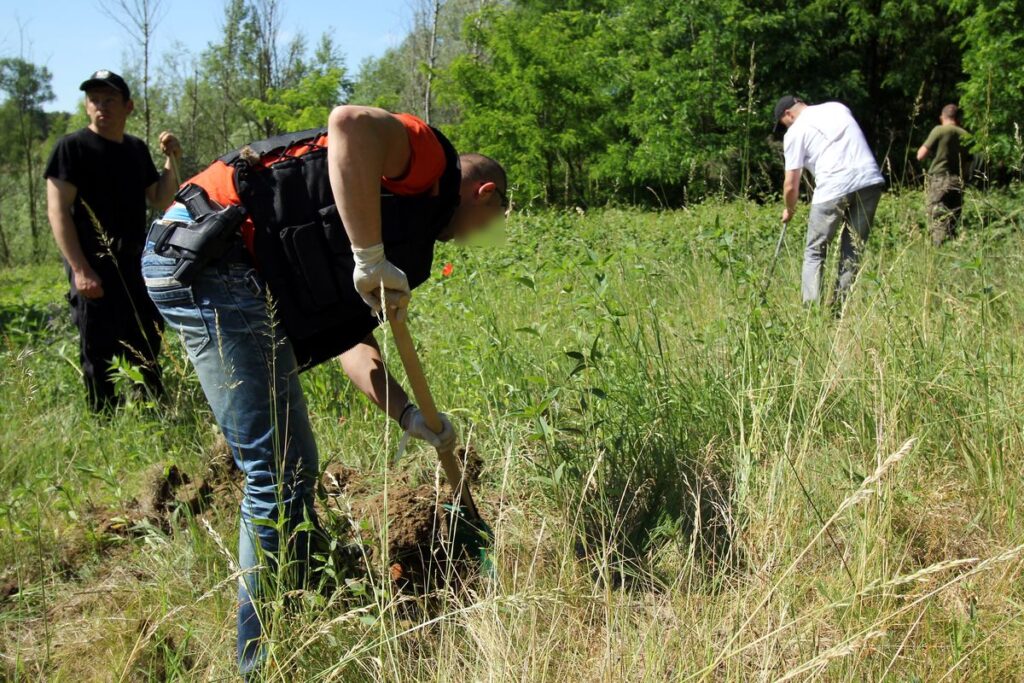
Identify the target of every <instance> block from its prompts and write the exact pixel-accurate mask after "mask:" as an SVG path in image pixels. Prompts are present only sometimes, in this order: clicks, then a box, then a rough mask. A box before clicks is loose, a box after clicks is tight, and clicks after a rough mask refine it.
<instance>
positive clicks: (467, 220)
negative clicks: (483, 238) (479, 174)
mask: <svg viewBox="0 0 1024 683" xmlns="http://www.w3.org/2000/svg"><path fill="white" fill-rule="evenodd" d="M459 194H460V201H459V208H457V209H456V210H455V214H454V215H453V216H452V220H451V223H449V224H448V227H447V228H446V229H445V230H444V232H443V233H442V234H441V239H442V240H445V241H448V240H453V239H454V240H458V241H463V240H466V239H468V238H469V237H471V236H473V235H475V234H477V233H479V232H482V231H484V230H486V229H487V227H488V226H489V225H491V224H492V223H494V222H495V221H497V220H499V219H501V218H504V217H505V213H506V212H507V211H508V197H507V196H506V194H505V192H504V191H503V190H501V189H500V188H499V187H498V186H497V185H496V184H494V183H493V182H490V181H481V180H463V181H462V189H461V190H460V193H459Z"/></svg>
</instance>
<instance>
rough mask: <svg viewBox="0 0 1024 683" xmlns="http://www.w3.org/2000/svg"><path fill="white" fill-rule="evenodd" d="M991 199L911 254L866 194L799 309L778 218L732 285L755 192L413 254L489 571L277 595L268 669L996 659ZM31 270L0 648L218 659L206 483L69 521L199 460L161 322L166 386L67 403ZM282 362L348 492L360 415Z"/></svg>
mask: <svg viewBox="0 0 1024 683" xmlns="http://www.w3.org/2000/svg"><path fill="white" fill-rule="evenodd" d="M1020 200H1021V196H1020V194H1019V192H1018V193H1017V194H1016V195H1012V194H990V195H984V196H979V195H973V194H972V195H970V200H969V202H968V207H967V218H966V228H967V235H966V236H965V237H964V239H963V240H962V241H960V242H957V243H954V244H950V245H947V246H946V247H944V248H942V249H940V250H935V249H933V248H931V247H930V245H929V244H928V240H927V238H926V237H925V236H924V234H923V231H922V229H921V228H922V225H921V224H922V223H923V220H922V216H923V210H922V207H921V206H920V203H919V198H918V197H917V196H915V195H905V196H902V197H899V196H887V197H885V198H884V199H883V201H882V205H881V208H880V212H879V217H878V220H877V224H876V228H875V231H874V233H873V235H872V238H871V243H870V246H869V249H868V253H867V258H866V264H865V268H864V271H863V273H862V276H861V278H860V280H859V281H858V284H857V287H856V292H855V295H854V296H853V297H852V300H851V303H850V305H849V308H848V310H847V313H846V315H845V317H844V318H843V319H842V320H841V321H834V320H833V319H832V318H831V317H830V316H828V315H826V314H824V313H822V312H819V311H807V310H805V309H804V308H803V307H802V306H801V305H800V303H799V300H798V299H799V283H798V277H799V266H800V256H801V245H802V239H801V237H802V235H801V234H800V233H801V231H802V228H803V224H802V222H801V221H802V219H804V218H805V216H806V214H805V213H803V214H801V215H800V216H799V217H798V220H797V222H796V223H794V226H793V229H792V230H791V233H790V235H789V238H788V241H787V246H786V250H785V251H784V253H783V258H782V260H781V262H780V264H779V267H778V268H777V269H776V272H775V277H774V281H773V282H772V283H771V288H770V290H769V295H768V300H767V304H766V305H763V306H761V305H758V290H759V288H760V285H761V278H762V277H763V275H764V273H765V270H766V268H767V266H768V261H769V259H770V256H771V252H772V249H773V247H774V240H775V238H776V236H777V230H778V223H777V215H778V207H777V206H758V205H756V204H753V203H714V202H711V203H707V204H704V205H701V206H697V207H694V208H693V209H692V210H688V211H679V212H670V213H644V212H638V211H634V210H615V209H609V210H605V211H600V212H594V213H590V214H587V215H585V216H581V215H577V214H576V213H538V214H528V213H527V214H522V215H519V216H517V217H516V218H515V219H514V220H513V221H512V223H511V224H510V225H509V227H508V231H507V232H508V234H507V238H506V240H505V241H504V242H503V243H501V244H492V245H489V246H486V247H481V248H477V249H470V248H459V247H452V246H444V247H442V248H441V250H440V252H439V254H438V258H437V259H436V263H435V265H436V270H437V271H438V272H439V271H440V268H441V265H443V264H444V263H445V262H447V261H450V262H452V263H453V266H454V272H453V274H452V276H451V277H449V278H441V277H440V276H438V277H437V278H436V279H434V280H432V281H431V282H430V283H428V284H427V285H424V287H423V288H422V289H420V290H418V291H417V293H416V296H415V297H414V300H413V307H412V314H411V319H410V326H411V328H412V331H413V334H414V336H415V337H416V339H417V341H418V342H419V344H420V346H421V352H422V358H423V362H424V364H425V366H426V369H427V374H428V377H429V378H430V380H431V383H432V388H433V389H434V391H435V394H436V398H437V401H438V404H439V405H440V406H442V407H443V408H445V409H447V410H449V411H450V412H451V413H452V414H453V416H454V417H455V420H456V422H457V424H458V426H459V427H460V428H461V431H462V433H463V435H468V436H470V437H471V439H472V441H473V442H474V443H475V445H476V447H477V448H478V449H479V450H480V451H481V453H483V455H484V456H485V458H486V460H487V469H486V470H485V473H484V479H483V483H482V486H481V488H480V492H479V494H478V497H480V498H481V500H482V507H483V509H484V511H485V512H486V514H487V516H488V518H489V519H490V521H491V522H492V525H493V526H494V528H495V530H496V534H497V542H496V552H495V564H496V575H495V577H494V578H493V580H490V581H488V582H485V584H484V585H482V586H481V587H480V589H479V593H478V594H477V595H476V596H474V599H469V598H468V597H467V596H452V597H450V599H449V600H447V601H446V602H444V603H443V604H444V608H443V609H441V610H439V611H438V610H435V611H434V612H433V613H431V614H430V618H427V617H410V612H409V610H408V607H407V605H405V604H404V603H403V602H402V601H401V600H400V599H398V598H396V597H395V596H394V595H392V594H391V593H390V591H389V589H388V587H387V585H386V584H385V583H381V584H380V585H378V586H374V587H373V588H374V590H370V591H368V592H367V594H366V595H365V596H362V597H360V596H356V597H354V598H348V597H346V598H345V599H333V600H328V599H326V598H324V597H322V596H314V595H309V594H307V595H305V596H304V597H303V600H301V601H300V603H299V604H298V605H297V606H293V607H290V608H288V609H281V610H279V611H278V612H276V613H275V614H276V615H277V618H276V620H275V625H274V630H273V634H274V639H275V642H274V650H273V652H274V657H275V659H276V660H277V661H278V662H279V663H280V664H281V665H282V668H280V669H279V670H278V671H277V672H276V673H273V674H271V675H270V677H269V678H270V680H288V681H294V680H303V681H305V680H338V681H358V680H395V681H427V680H429V681H482V680H489V681H505V680H508V681H511V680H517V681H525V680H529V681H559V682H560V681H565V680H572V681H598V680H600V681H624V680H628V681H664V680H673V681H687V680H723V681H750V680H776V679H786V680H794V679H796V680H807V679H826V680H837V681H840V680H842V681H846V680H849V681H861V680H883V679H884V680H892V681H915V680H920V681H926V680H927V681H935V680H978V681H1002V680H1006V681H1010V680H1020V679H1021V678H1022V677H1024V654H1022V653H1024V619H1022V612H1024V547H1022V546H1021V544H1024V526H1022V520H1021V519H1020V516H1019V511H1020V501H1021V494H1022V493H1024V434H1022V427H1021V424H1022V423H1021V419H1020V417H1019V413H1020V410H1021V408H1022V404H1024V382H1022V379H1024V378H1022V372H1021V368H1020V361H1019V358H1020V357H1021V354H1022V352H1024V329H1022V327H1024V323H1022V321H1024V241H1022V236H1021V228H1022V227H1024V225H1022V216H1021V213H1020V211H1019V208H1017V207H1019V206H1020ZM804 211H806V208H804ZM829 267H830V268H832V264H831V263H830V266H829ZM831 272H832V271H831V270H830V271H829V273H830V275H831ZM61 278H62V273H61V272H60V270H59V268H57V267H39V268H34V269H31V270H13V271H8V272H5V273H2V274H0V311H2V312H3V320H4V325H5V327H4V335H5V338H4V341H3V345H2V348H3V350H2V352H0V353H2V359H0V360H2V363H3V367H4V371H3V374H2V379H0V406H2V408H0V411H2V413H0V453H3V457H2V459H0V488H2V490H3V492H4V493H3V495H2V497H0V501H2V502H0V553H2V556H3V557H4V558H5V560H4V562H3V564H2V565H0V583H3V582H5V581H9V580H13V581H16V582H17V584H18V586H19V587H20V592H18V593H17V594H16V595H14V596H13V597H11V598H8V599H7V600H5V601H3V602H2V603H0V661H2V667H4V668H2V669H0V671H3V672H4V673H3V675H4V676H5V677H6V678H7V679H9V680H39V679H47V680H66V681H81V680H118V679H122V680H164V679H176V680H218V679H220V680H230V679H231V676H232V674H233V671H234V667H233V663H232V659H233V648H234V621H233V618H234V616H233V615H234V602H235V599H234V590H235V586H234V581H233V579H232V578H231V573H232V569H231V562H232V560H231V558H230V555H231V549H232V548H233V547H234V543H235V535H236V534H237V531H236V529H237V516H236V512H235V511H234V510H233V509H231V508H230V507H229V508H226V509H219V510H215V511H214V512H213V513H212V514H211V515H210V517H209V519H208V521H209V524H206V523H202V522H201V521H200V520H190V519H188V518H187V515H183V516H182V518H181V519H180V520H179V522H178V523H177V524H175V525H174V526H173V529H172V531H171V532H170V533H166V532H164V531H161V530H159V529H155V528H152V529H148V530H146V531H145V532H144V533H142V534H141V535H140V536H139V537H138V538H136V539H133V540H130V541H126V540H123V539H121V540H119V541H118V542H116V543H113V544H111V543H110V542H109V541H110V539H109V538H104V537H103V536H102V533H101V532H99V531H98V527H97V523H96V511H97V510H108V509H115V510H116V509H121V508H124V507H125V506H127V505H128V502H129V501H130V499H131V498H132V497H134V496H138V495H139V493H140V490H141V486H142V483H143V482H142V479H143V476H144V471H145V470H146V468H147V467H149V466H151V465H152V464H154V463H160V462H175V463H178V464H179V465H180V466H181V467H183V468H184V469H186V470H189V471H193V472H195V471H199V470H200V468H201V467H202V465H203V463H204V461H205V460H206V459H207V458H208V457H209V453H210V451H211V449H212V448H213V442H214V439H215V436H216V435H215V431H214V429H213V427H212V422H211V419H210V416H209V413H208V411H207V409H206V408H205V406H204V402H203V399H202V395H201V393H200V391H199V388H198V384H197V382H196V380H195V379H194V377H193V376H192V375H191V373H190V371H189V368H188V365H187V362H186V360H185V359H184V354H183V352H182V350H181V347H180V345H179V344H178V342H177V341H176V340H173V339H171V340H169V342H168V355H167V356H166V357H165V365H166V367H167V374H168V382H169V387H170V389H171V397H172V398H171V401H170V405H169V406H167V407H153V406H147V405H146V404H144V403H138V402H137V403H135V404H133V405H130V406H129V407H127V408H126V409H124V410H123V411H121V412H120V413H119V414H118V415H116V416H115V417H113V418H112V419H110V420H108V421H103V420H95V419H93V418H91V417H90V416H89V415H88V414H86V412H85V410H84V401H83V399H82V390H81V388H80V386H79V379H78V376H77V369H76V365H75V363H76V359H77V347H76V342H75V338H74V336H73V331H72V330H71V329H70V327H69V324H68V323H67V322H66V320H63V318H62V316H64V315H66V314H64V313H63V312H60V314H59V315H57V316H56V318H55V319H54V320H51V318H53V316H50V317H46V316H42V317H41V316H40V315H39V314H37V313H36V312H35V311H38V310H42V311H49V310H50V308H48V307H49V306H50V305H51V304H54V303H56V304H59V303H60V302H61V301H62V300H61V292H62V284H61V283H62V279H61ZM12 320H13V321H16V324H15V323H11V322H9V321H12ZM386 337H387V335H386V334H385V333H384V331H383V330H382V331H381V333H380V334H379V338H380V339H381V340H382V341H386ZM389 349H391V347H390V346H389V343H388V342H386V343H385V350H386V352H387V354H388V358H389V362H390V363H391V364H392V365H397V364H398V361H397V354H396V353H395V352H394V351H393V350H389ZM396 372H397V369H396ZM398 374H401V373H400V372H398ZM305 385H306V393H307V397H308V399H309V405H310V410H311V412H312V415H313V422H314V428H315V430H316V433H317V436H318V439H319V444H320V451H321V461H322V465H325V464H326V463H327V462H329V461H333V460H338V461H342V462H345V463H347V464H349V465H353V466H357V467H359V468H361V469H362V470H364V471H366V472H370V473H373V474H372V476H374V477H377V478H378V479H379V480H380V481H381V483H382V485H383V483H384V481H385V479H386V478H389V477H390V476H391V475H389V474H388V470H387V461H388V459H389V456H390V454H391V453H392V452H393V450H394V448H395V444H396V442H397V438H398V434H397V432H396V431H395V430H394V428H393V427H390V426H388V425H387V424H386V423H385V421H384V419H383V418H382V417H381V416H380V415H379V414H377V413H376V412H374V411H373V410H371V408H370V407H369V405H368V404H367V402H366V401H365V400H364V399H362V398H361V397H359V396H357V395H356V394H355V393H354V392H353V390H352V389H351V387H349V386H348V384H347V382H346V380H345V379H344V376H343V374H342V372H341V370H340V369H339V368H337V367H334V366H327V367H322V368H320V369H318V370H316V371H314V372H312V373H309V374H308V375H307V376H306V378H305ZM891 456H895V457H891ZM400 469H401V470H402V471H404V472H412V473H414V474H415V476H417V477H419V478H421V479H424V480H428V481H429V480H432V478H433V476H434V472H435V468H434V462H433V459H432V456H431V455H430V454H429V453H428V452H426V451H424V450H419V451H416V452H415V453H414V454H412V455H411V456H407V457H406V458H405V459H404V460H403V463H402V465H401V468H400ZM866 478H867V479H866Z"/></svg>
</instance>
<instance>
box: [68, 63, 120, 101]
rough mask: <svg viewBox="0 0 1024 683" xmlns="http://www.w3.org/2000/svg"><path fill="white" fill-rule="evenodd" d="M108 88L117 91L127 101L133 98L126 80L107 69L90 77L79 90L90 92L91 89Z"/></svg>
mask: <svg viewBox="0 0 1024 683" xmlns="http://www.w3.org/2000/svg"><path fill="white" fill-rule="evenodd" d="M102 87H108V88H113V89H114V90H117V91H118V92H120V93H121V94H122V95H124V98H125V99H126V100H130V99H131V98H132V91H131V90H129V89H128V84H127V83H125V82H124V79H123V78H121V77H120V76H118V75H117V74H116V73H114V72H113V71H108V70H106V69H100V70H99V71H97V72H96V73H94V74H93V75H92V76H89V78H87V79H86V80H84V81H82V85H80V86H78V89H79V90H88V89H89V88H102Z"/></svg>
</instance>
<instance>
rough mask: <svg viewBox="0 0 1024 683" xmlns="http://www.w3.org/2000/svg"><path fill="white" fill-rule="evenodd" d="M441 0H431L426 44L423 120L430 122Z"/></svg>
mask: <svg viewBox="0 0 1024 683" xmlns="http://www.w3.org/2000/svg"><path fill="white" fill-rule="evenodd" d="M441 4H442V0H433V3H432V7H431V10H432V11H431V19H430V44H429V45H428V46H427V86H426V88H425V89H424V93H423V114H424V117H423V120H424V121H426V122H427V124H428V125H429V124H430V105H431V103H432V100H433V95H434V93H433V89H434V69H435V68H436V66H437V22H438V18H439V17H440V16H441Z"/></svg>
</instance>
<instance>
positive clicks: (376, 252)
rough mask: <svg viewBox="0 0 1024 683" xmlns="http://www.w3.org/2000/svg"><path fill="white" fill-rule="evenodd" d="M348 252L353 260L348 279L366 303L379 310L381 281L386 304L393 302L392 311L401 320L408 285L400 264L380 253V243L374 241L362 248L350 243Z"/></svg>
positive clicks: (406, 303) (381, 250)
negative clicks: (396, 264)
mask: <svg viewBox="0 0 1024 683" xmlns="http://www.w3.org/2000/svg"><path fill="white" fill-rule="evenodd" d="M352 256H353V257H354V258H355V263H356V267H355V270H354V271H353V273H352V282H353V283H354V284H355V286H356V291H357V292H359V296H361V297H362V298H363V301H365V302H366V305H367V306H369V307H370V308H372V309H373V312H374V313H375V314H379V313H380V310H381V300H380V297H381V286H382V285H383V288H384V290H386V296H387V302H388V307H389V308H391V307H392V306H393V307H394V309H395V311H394V315H395V316H396V317H397V318H398V319H399V320H402V319H403V318H404V317H405V309H406V307H407V306H408V305H409V296H410V294H411V293H412V292H411V290H410V289H409V279H408V278H407V277H406V276H405V273H404V272H402V270H401V269H400V268H398V267H397V266H395V264H393V263H391V262H390V261H388V260H387V258H386V257H385V256H384V245H383V244H375V245H373V246H372V247H366V248H363V249H360V248H359V247H352Z"/></svg>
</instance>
